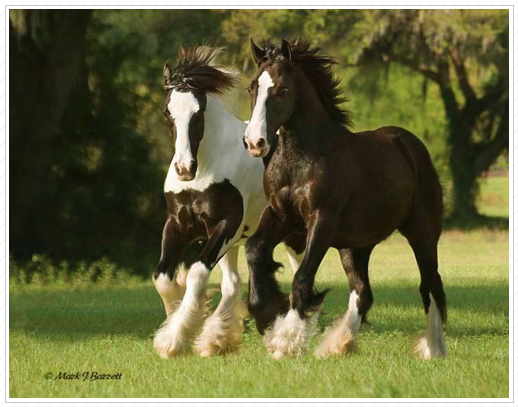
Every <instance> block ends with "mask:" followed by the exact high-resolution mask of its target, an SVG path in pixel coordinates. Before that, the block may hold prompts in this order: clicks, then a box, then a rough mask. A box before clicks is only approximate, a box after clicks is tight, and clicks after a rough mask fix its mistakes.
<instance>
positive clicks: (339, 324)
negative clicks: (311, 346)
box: [315, 291, 362, 357]
mask: <svg viewBox="0 0 518 407" xmlns="http://www.w3.org/2000/svg"><path fill="white" fill-rule="evenodd" d="M358 298H359V296H358V293H357V292H356V291H352V292H351V294H350V296H349V308H348V309H347V312H346V314H345V315H344V316H343V317H342V318H339V319H338V320H337V321H336V322H335V323H334V324H333V326H332V327H331V328H330V329H328V330H327V332H326V334H325V337H324V340H323V341H322V342H321V343H320V345H319V346H318V348H317V349H316V351H315V355H316V356H318V357H326V356H330V355H345V354H347V353H349V352H350V351H351V350H353V349H354V339H355V337H356V335H357V334H358V331H359V330H360V325H361V321H362V318H361V315H360V314H359V313H358V305H357V301H358Z"/></svg>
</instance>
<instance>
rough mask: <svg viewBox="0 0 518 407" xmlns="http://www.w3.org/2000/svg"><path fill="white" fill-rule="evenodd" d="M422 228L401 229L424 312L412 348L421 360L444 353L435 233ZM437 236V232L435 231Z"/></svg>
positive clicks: (442, 301)
mask: <svg viewBox="0 0 518 407" xmlns="http://www.w3.org/2000/svg"><path fill="white" fill-rule="evenodd" d="M425 230H426V229H424V230H423V228H421V229H419V228H416V227H410V228H405V229H402V230H401V232H402V233H403V235H405V237H406V238H407V239H408V242H409V243H410V246H412V250H413V251H414V254H415V258H416V260H417V264H418V266H419V272H420V274H421V285H420V287H419V291H420V293H421V297H422V300H423V305H424V310H425V313H426V319H427V326H426V330H425V331H424V333H423V334H422V336H421V337H420V338H419V339H418V341H417V343H416V345H415V348H414V351H415V352H416V353H417V354H418V355H419V356H421V357H422V358H424V359H431V358H433V357H444V356H446V345H445V341H444V332H443V324H445V323H446V315H447V312H446V296H445V294H444V290H443V286H442V280H441V276H440V275H439V271H438V262H437V243H438V240H439V236H437V237H433V235H432V236H430V235H426V233H423V232H425ZM437 235H438V234H437Z"/></svg>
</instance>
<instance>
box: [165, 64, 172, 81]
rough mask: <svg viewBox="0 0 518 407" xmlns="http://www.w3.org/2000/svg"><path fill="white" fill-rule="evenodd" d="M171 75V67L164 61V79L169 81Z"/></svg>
mask: <svg viewBox="0 0 518 407" xmlns="http://www.w3.org/2000/svg"><path fill="white" fill-rule="evenodd" d="M171 75H172V71H171V67H170V66H169V61H166V62H165V64H164V78H165V79H169V78H170V77H171Z"/></svg>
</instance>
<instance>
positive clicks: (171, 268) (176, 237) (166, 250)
mask: <svg viewBox="0 0 518 407" xmlns="http://www.w3.org/2000/svg"><path fill="white" fill-rule="evenodd" d="M184 248H185V241H184V238H183V234H182V233H180V232H179V228H178V224H177V223H176V222H175V221H174V219H173V218H172V217H169V218H168V219H167V221H166V223H165V225H164V230H163V232H162V252H161V254H160V260H159V262H158V265H157V267H156V269H155V271H154V273H153V283H154V285H155V288H156V290H157V292H158V294H159V295H160V298H162V302H163V303H164V308H165V312H166V315H167V316H169V315H171V314H172V313H173V312H174V310H175V309H176V308H177V307H178V305H179V304H180V301H182V298H183V296H184V294H185V278H186V272H185V270H184V268H183V267H181V266H180V260H181V257H182V254H183V251H184ZM179 266H180V267H179Z"/></svg>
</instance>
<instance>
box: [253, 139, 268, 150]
mask: <svg viewBox="0 0 518 407" xmlns="http://www.w3.org/2000/svg"><path fill="white" fill-rule="evenodd" d="M265 144H266V141H265V139H264V138H260V139H259V140H257V143H256V145H255V146H256V147H257V148H263V147H264V145H265Z"/></svg>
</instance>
